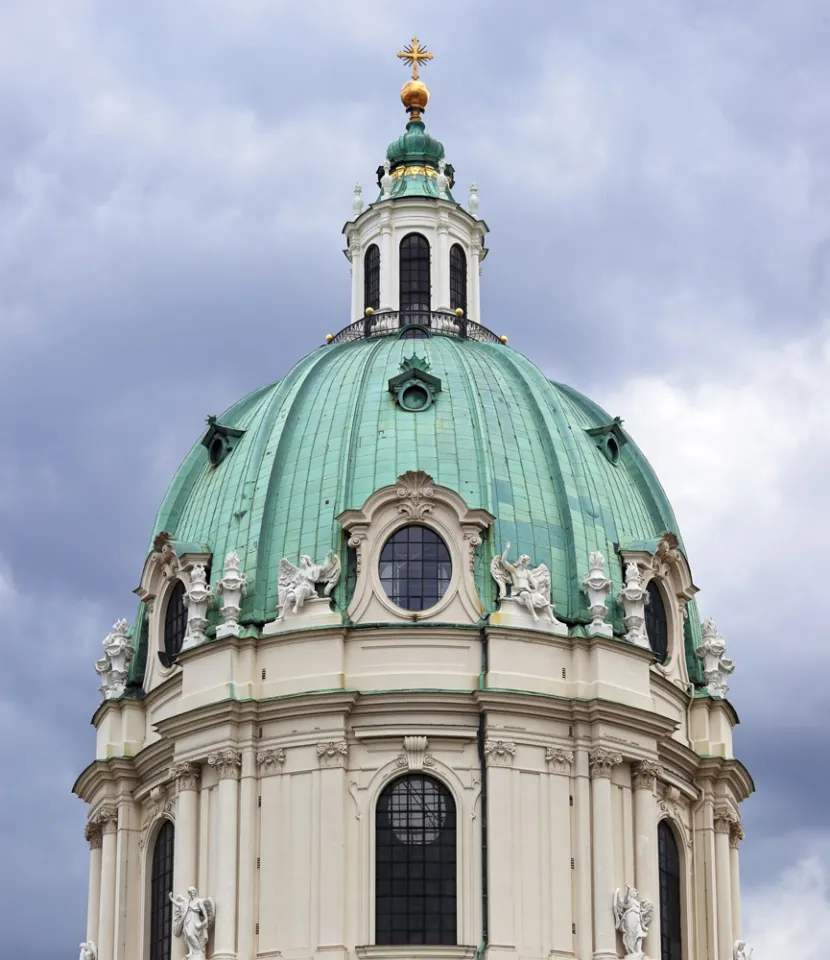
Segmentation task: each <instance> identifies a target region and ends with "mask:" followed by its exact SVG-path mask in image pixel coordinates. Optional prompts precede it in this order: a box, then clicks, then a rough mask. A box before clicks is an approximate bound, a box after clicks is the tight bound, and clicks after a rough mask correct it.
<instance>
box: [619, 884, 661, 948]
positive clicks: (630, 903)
mask: <svg viewBox="0 0 830 960" xmlns="http://www.w3.org/2000/svg"><path fill="white" fill-rule="evenodd" d="M653 916H654V904H653V903H652V902H651V901H650V900H646V899H645V898H643V899H642V900H641V899H640V896H639V894H638V893H637V888H636V887H629V886H626V888H625V894H622V893H621V892H620V889H619V887H618V888H617V889H616V890H615V891H614V925H615V926H616V928H617V930H619V931H620V933H621V934H622V941H623V946H624V947H625V949H626V951H627V953H626V957H625V960H644V958H645V954H644V953H643V940H645V938H646V937H647V936H648V927H649V924H650V923H651V918H652V917H653Z"/></svg>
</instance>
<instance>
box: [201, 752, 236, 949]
mask: <svg viewBox="0 0 830 960" xmlns="http://www.w3.org/2000/svg"><path fill="white" fill-rule="evenodd" d="M208 764H209V765H210V766H211V767H213V768H214V769H215V770H216V772H217V774H218V776H219V786H218V788H217V789H218V795H219V796H218V805H219V806H218V811H217V813H218V817H217V819H218V823H219V831H218V838H217V850H216V876H217V878H218V880H217V885H216V886H217V889H216V898H215V899H216V926H215V931H214V938H213V957H214V960H235V958H236V890H237V885H236V878H237V854H238V851H237V822H238V817H239V769H240V767H241V766H242V757H241V756H240V754H239V753H238V752H237V751H236V750H233V749H230V748H228V749H225V750H219V751H218V752H216V753H212V754H211V755H210V756H209V757H208Z"/></svg>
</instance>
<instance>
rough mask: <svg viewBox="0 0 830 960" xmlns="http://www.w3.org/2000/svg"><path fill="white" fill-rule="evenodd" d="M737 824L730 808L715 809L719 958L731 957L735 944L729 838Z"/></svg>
mask: <svg viewBox="0 0 830 960" xmlns="http://www.w3.org/2000/svg"><path fill="white" fill-rule="evenodd" d="M736 822H737V817H736V815H735V814H734V813H733V812H732V810H730V809H728V808H720V807H718V808H716V809H715V875H716V883H717V886H716V888H715V893H716V903H717V914H718V958H719V960H720V958H723V957H729V956H730V955H731V953H732V948H733V946H734V943H735V937H734V934H733V931H732V876H731V869H730V858H729V837H730V834H731V833H732V830H733V828H734V826H735V823H736Z"/></svg>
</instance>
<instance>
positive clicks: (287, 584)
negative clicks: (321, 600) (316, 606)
mask: <svg viewBox="0 0 830 960" xmlns="http://www.w3.org/2000/svg"><path fill="white" fill-rule="evenodd" d="M340 570H341V567H340V557H338V556H337V554H336V553H335V552H334V551H333V550H329V552H328V553H327V554H326V559H325V560H324V561H323V563H322V564H318V563H315V562H314V561H313V560H312V559H311V557H307V556H305V555H303V556H302V557H300V565H299V567H295V566H294V564H293V563H291V561H290V560H286V559H285V557H283V558H282V560H280V568H279V587H278V603H279V608H280V614H279V616H278V617H277V622H279V621H281V620H284V619H285V615H286V613H287V612H288V610H289V608H291V612H292V613H293V614H294V615H296V614H298V613H299V612H300V609H301V608H302V606H303V604H304V603H305V602H306V600H310V599H311V598H312V597H316V596H317V584H318V583H324V584H325V588H324V590H323V595H324V596H326V597H329V596H331V592H332V590H334V588H335V587H336V586H337V584H338V582H339V580H340Z"/></svg>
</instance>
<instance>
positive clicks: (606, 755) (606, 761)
mask: <svg viewBox="0 0 830 960" xmlns="http://www.w3.org/2000/svg"><path fill="white" fill-rule="evenodd" d="M621 763H622V755H621V754H619V753H613V752H612V751H611V750H605V749H604V748H603V747H600V748H598V749H597V750H592V751H591V752H590V753H589V754H588V764H589V767H590V771H591V779H592V780H596V779H598V778H600V777H605V778H610V776H611V771H612V770H613V769H614V767H618V766H619V765H620V764H621Z"/></svg>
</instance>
